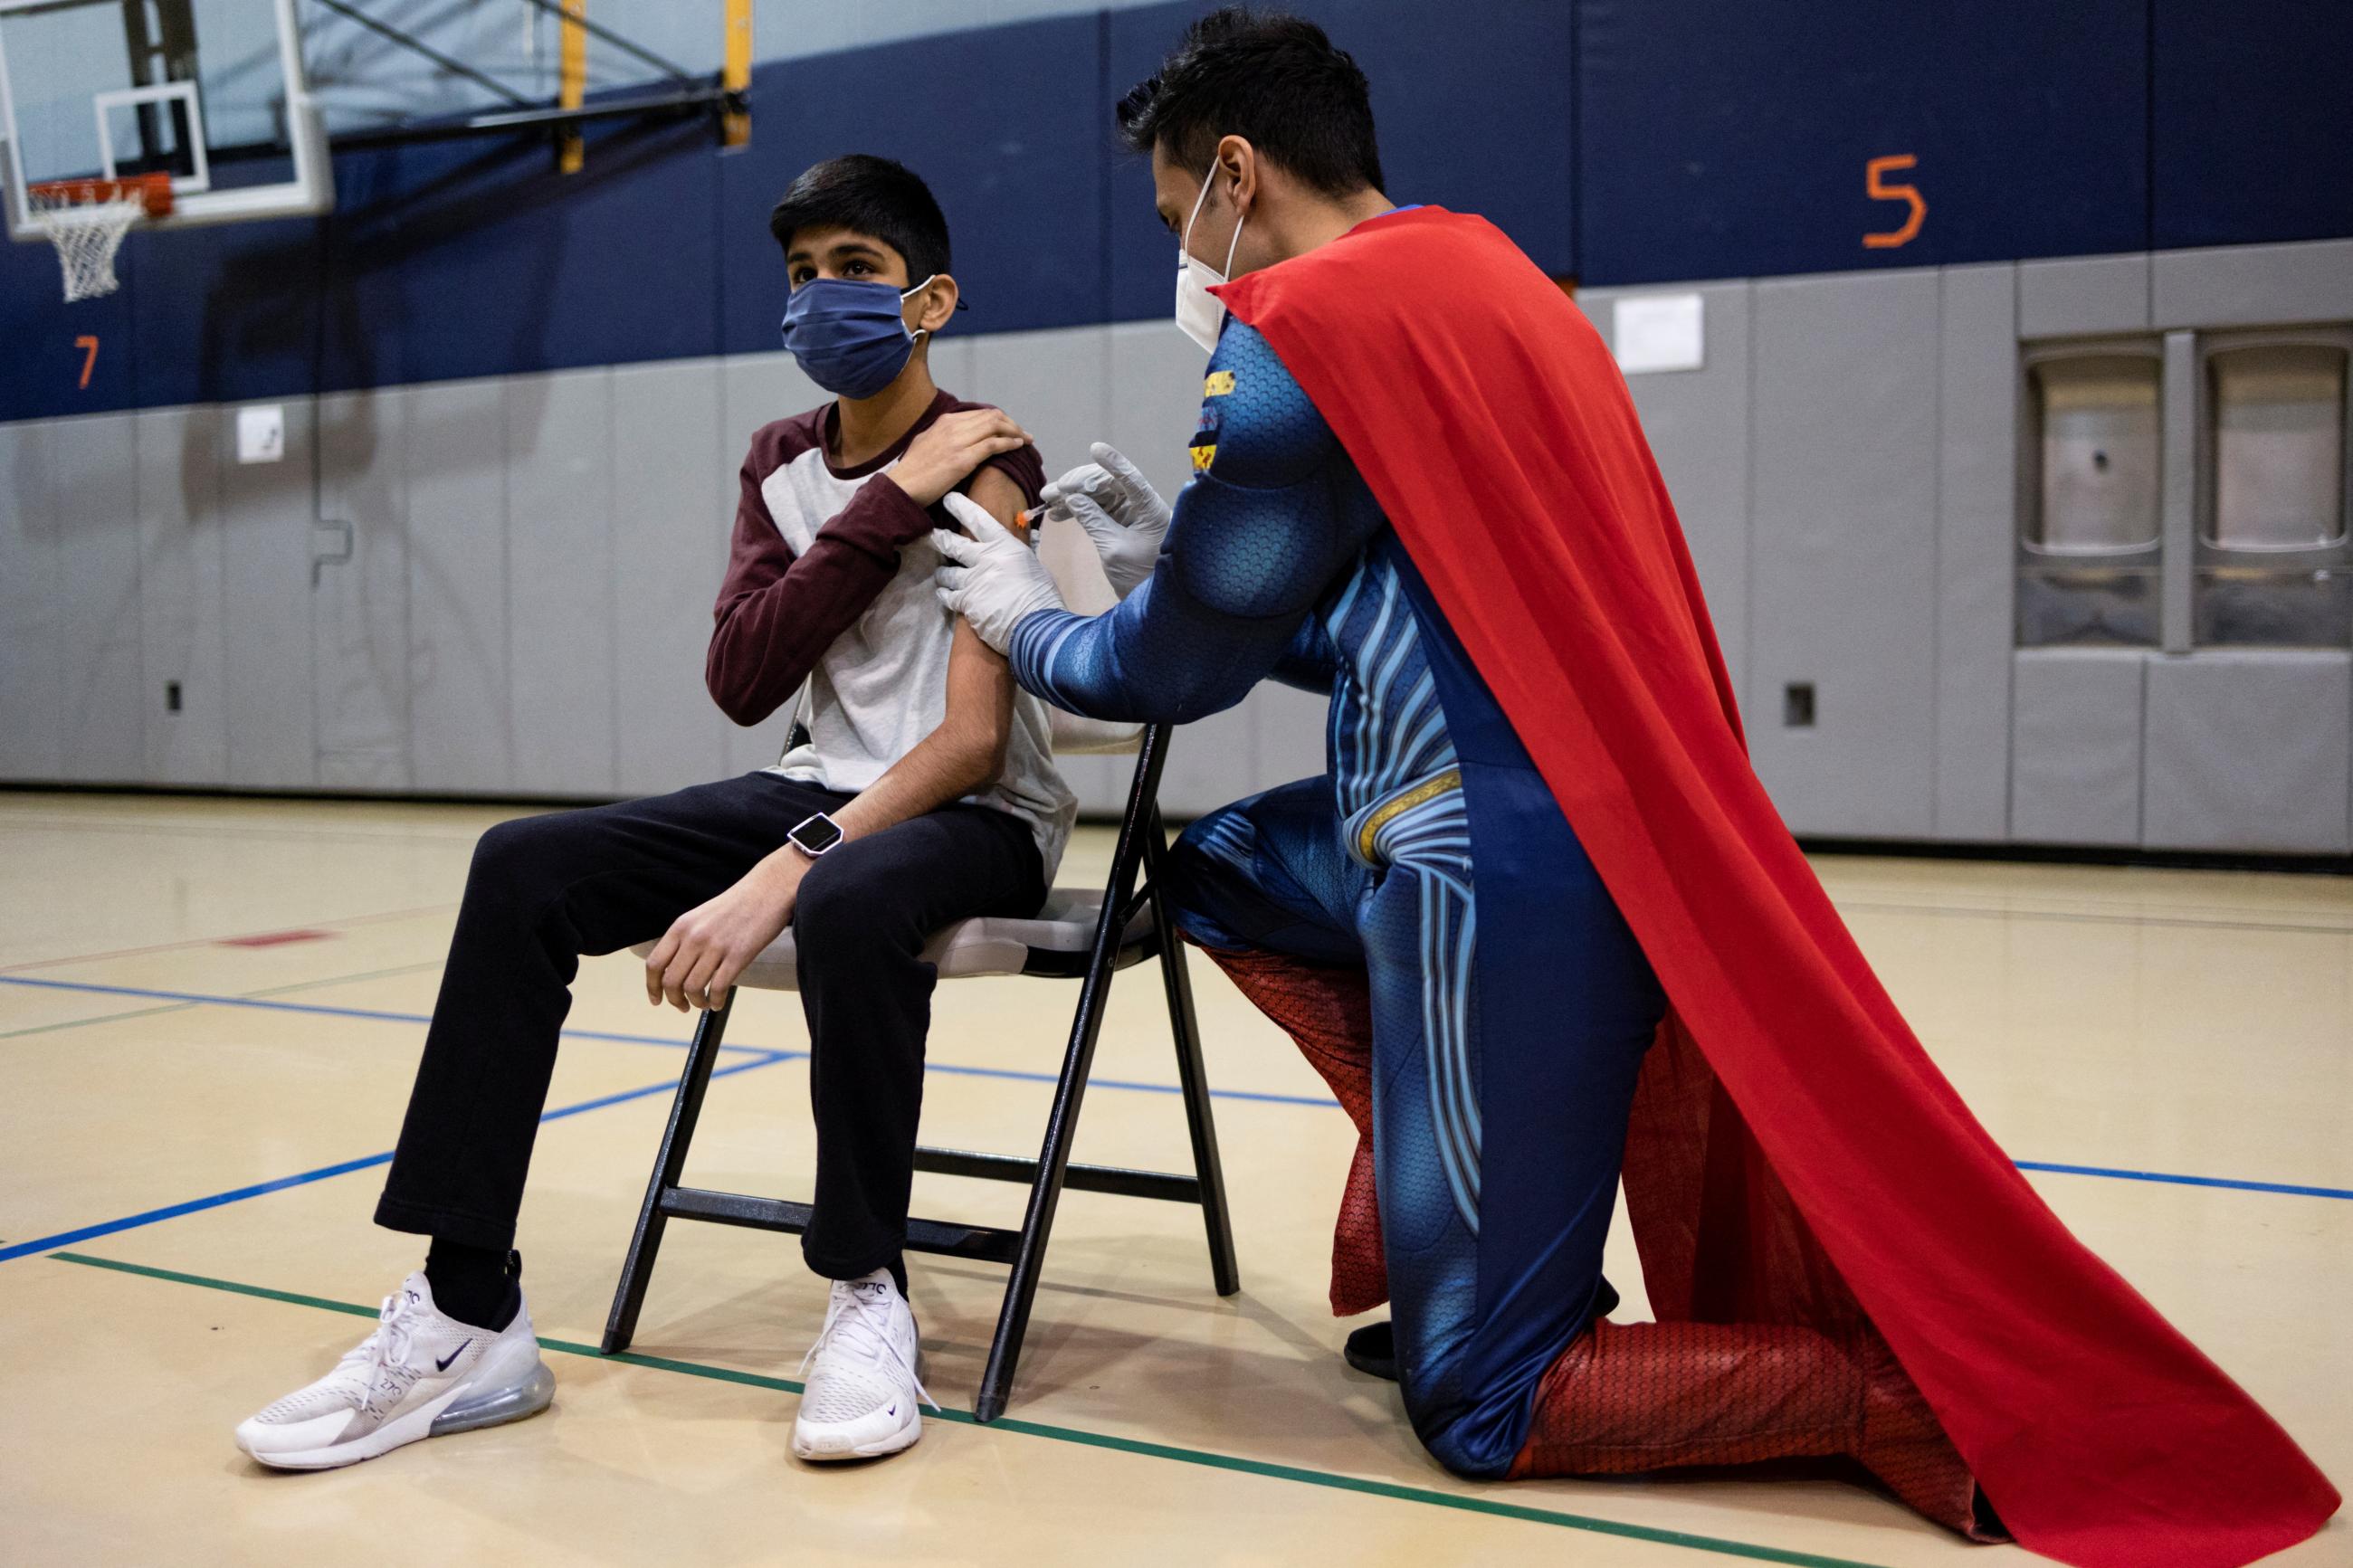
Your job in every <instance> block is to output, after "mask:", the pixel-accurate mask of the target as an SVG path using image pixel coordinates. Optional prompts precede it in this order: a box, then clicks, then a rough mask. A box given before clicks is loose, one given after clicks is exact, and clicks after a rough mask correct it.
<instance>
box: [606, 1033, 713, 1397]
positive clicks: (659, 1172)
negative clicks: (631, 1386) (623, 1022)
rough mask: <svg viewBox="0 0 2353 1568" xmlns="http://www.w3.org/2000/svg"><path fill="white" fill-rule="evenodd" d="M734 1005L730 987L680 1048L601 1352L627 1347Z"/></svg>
mask: <svg viewBox="0 0 2353 1568" xmlns="http://www.w3.org/2000/svg"><path fill="white" fill-rule="evenodd" d="M734 1007H735V993H734V992H733V990H731V991H729V992H728V994H727V1000H726V1002H725V1003H724V1004H723V1005H721V1007H720V1008H719V1010H718V1011H716V1012H706V1013H704V1014H703V1015H702V1016H701V1017H700V1018H698V1019H697V1020H696V1021H695V1025H694V1038H693V1040H692V1041H691V1042H690V1043H689V1044H688V1046H687V1047H686V1066H685V1068H683V1069H682V1070H681V1072H680V1073H679V1076H678V1098H677V1099H675V1100H671V1101H670V1125H669V1126H668V1127H666V1128H664V1129H663V1130H662V1141H661V1152H659V1154H657V1155H656V1156H655V1158H654V1173H653V1177H652V1179H651V1180H650V1181H649V1182H647V1184H646V1201H645V1204H644V1205H643V1206H642V1207H640V1208H639V1209H638V1228H637V1231H636V1233H635V1234H634V1235H632V1236H631V1237H629V1255H628V1258H626V1259H624V1260H623V1262H622V1264H621V1279H620V1282H619V1283H618V1284H617V1285H616V1286H615V1287H614V1289H613V1310H612V1312H611V1313H610V1314H609V1315H608V1316H607V1318H606V1320H605V1339H604V1342H603V1343H602V1344H601V1345H600V1346H599V1347H598V1348H599V1349H600V1350H601V1351H602V1352H604V1353H605V1354H607V1355H617V1354H618V1353H619V1352H622V1351H625V1350H628V1348H629V1342H630V1341H631V1340H632V1339H635V1338H636V1337H637V1332H638V1309H639V1308H641V1307H643V1306H644V1305H645V1304H646V1286H647V1284H648V1283H649V1282H650V1281H651V1279H653V1272H654V1258H655V1256H656V1255H657V1254H659V1252H660V1251H661V1243H662V1232H663V1230H664V1229H665V1228H666V1227H668V1226H669V1224H670V1216H669V1215H666V1214H664V1213H662V1211H661V1200H662V1194H663V1193H664V1192H665V1191H666V1190H668V1189H669V1188H671V1187H674V1186H676V1185H678V1184H679V1178H680V1177H681V1176H683V1175H684V1174H685V1173H686V1151H687V1146H688V1145H689V1144H691V1143H692V1142H694V1124H695V1122H696V1121H697V1120H698V1119H700V1118H701V1116H702V1094H703V1090H705V1089H709V1088H710V1087H711V1069H712V1067H713V1066H714V1065H715V1064H716V1063H717V1061H718V1059H719V1042H720V1040H721V1039H722V1038H723V1037H725V1035H726V1033H727V1016H728V1014H730V1013H731V1012H733V1010H734Z"/></svg>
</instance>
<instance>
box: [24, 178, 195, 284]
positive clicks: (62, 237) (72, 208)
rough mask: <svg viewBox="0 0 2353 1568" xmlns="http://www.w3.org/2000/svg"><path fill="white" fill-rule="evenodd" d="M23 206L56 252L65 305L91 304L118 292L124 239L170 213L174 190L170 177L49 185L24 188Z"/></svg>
mask: <svg viewBox="0 0 2353 1568" xmlns="http://www.w3.org/2000/svg"><path fill="white" fill-rule="evenodd" d="M25 205H26V211H27V212H28V213H29V215H30V216H32V218H33V219H34V221H36V222H37V223H38V224H40V226H42V227H43V228H44V229H46V230H47V231H48V237H49V243H50V244H51V245H53V246H55V247H57V251H58V268H60V269H61V270H62V271H63V272H64V273H65V280H66V303H68V304H69V305H70V304H72V303H73V302H74V301H75V300H95V299H98V298H100V296H102V295H107V294H111V293H113V292H114V291H115V289H117V288H118V287H120V285H119V284H118V283H117V282H116V280H115V277H114V253H115V252H116V251H118V250H120V249H121V247H122V237H123V236H125V235H127V234H129V233H130V232H131V228H132V225H133V224H136V223H138V222H139V221H140V220H141V219H142V218H144V217H148V216H153V215H155V214H159V213H164V212H169V211H170V210H171V207H172V184H171V181H170V179H169V178H168V177H166V176H164V175H151V176H147V177H144V178H134V179H127V180H51V181H47V182H46V183H43V184H35V185H28V186H26V190H25Z"/></svg>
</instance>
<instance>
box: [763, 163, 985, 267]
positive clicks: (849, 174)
mask: <svg viewBox="0 0 2353 1568" xmlns="http://www.w3.org/2000/svg"><path fill="white" fill-rule="evenodd" d="M804 228H849V229H856V230H857V231H858V232H859V233H860V234H864V235H871V236H872V237H874V238H876V239H879V240H881V242H882V243H883V244H885V245H887V246H889V247H891V248H892V249H893V250H895V251H897V252H898V253H899V254H900V255H901V256H903V257H905V258H907V281H908V282H909V283H911V284H913V283H921V282H922V281H923V279H926V278H931V277H935V276H937V275H938V274H940V273H943V272H947V271H952V270H953V268H951V267H950V266H949V263H948V220H947V219H946V218H945V217H944V216H942V215H941V213H940V204H939V203H938V202H936V201H934V200H933V199H932V190H931V187H930V186H929V185H926V184H923V179H922V177H921V176H920V175H918V174H916V173H915V172H914V171H913V169H910V168H908V167H907V165H905V164H904V163H894V162H893V161H892V160H891V159H889V158H877V157H875V156H874V155H873V154H872V153H850V154H849V156H848V157H844V158H828V159H827V160H826V161H825V162H824V163H812V164H810V165H809V166H808V167H807V168H806V169H803V170H802V171H801V173H800V177H799V178H798V179H797V180H795V181H794V182H793V184H792V188H791V189H790V190H788V191H786V193H785V195H784V199H783V200H781V201H779V202H778V203H777V204H776V206H775V207H774V208H773V209H771V210H770V212H769V214H768V232H769V233H770V234H773V235H775V236H776V243H777V244H778V245H779V246H782V247H784V248H785V249H786V251H790V250H791V249H792V247H793V235H794V232H795V231H796V230H798V229H804Z"/></svg>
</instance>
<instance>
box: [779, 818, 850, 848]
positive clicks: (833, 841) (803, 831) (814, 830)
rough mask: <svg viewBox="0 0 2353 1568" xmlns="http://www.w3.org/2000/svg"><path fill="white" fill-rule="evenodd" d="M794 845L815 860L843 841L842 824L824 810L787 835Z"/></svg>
mask: <svg viewBox="0 0 2353 1568" xmlns="http://www.w3.org/2000/svg"><path fill="white" fill-rule="evenodd" d="M785 837H786V839H788V840H790V841H791V843H792V845H793V847H795V848H797V849H798V850H799V851H800V852H801V853H802V854H804V855H806V856H807V857H808V858H810V859H812V860H814V859H816V858H818V856H820V855H822V854H824V853H825V852H826V851H827V850H828V849H830V848H832V847H834V846H835V845H837V844H839V843H840V842H841V840H842V837H843V834H842V831H841V824H839V823H838V822H836V821H835V820H834V819H833V818H831V817H830V816H827V815H826V814H825V813H823V812H821V811H820V812H818V813H816V814H815V815H813V816H809V817H807V819H805V820H804V821H803V822H802V823H801V824H800V826H797V827H796V828H794V829H793V830H792V831H791V832H790V833H787V834H786V835H785Z"/></svg>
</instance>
